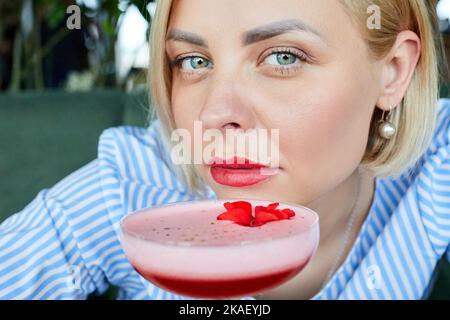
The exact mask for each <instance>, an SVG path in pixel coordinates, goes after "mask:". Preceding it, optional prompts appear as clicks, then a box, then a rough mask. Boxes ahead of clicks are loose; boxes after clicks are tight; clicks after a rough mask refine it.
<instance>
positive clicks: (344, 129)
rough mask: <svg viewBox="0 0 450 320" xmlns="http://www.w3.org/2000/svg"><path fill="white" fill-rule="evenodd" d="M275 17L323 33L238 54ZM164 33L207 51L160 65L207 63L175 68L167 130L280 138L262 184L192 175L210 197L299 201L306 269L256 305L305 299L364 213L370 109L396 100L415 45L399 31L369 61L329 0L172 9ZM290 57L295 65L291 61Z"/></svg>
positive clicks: (183, 48)
mask: <svg viewBox="0 0 450 320" xmlns="http://www.w3.org/2000/svg"><path fill="white" fill-rule="evenodd" d="M285 19H298V20H302V21H303V22H304V23H306V24H308V25H309V26H311V27H312V28H314V29H315V30H316V31H317V33H319V34H320V35H321V36H320V37H319V36H317V35H315V34H314V33H311V32H307V31H291V32H289V33H286V34H283V35H279V36H276V37H274V38H270V39H266V40H264V41H261V42H257V43H254V44H251V45H249V46H242V35H243V33H244V32H246V31H247V30H250V29H253V28H256V27H259V26H261V25H265V24H268V23H271V22H275V21H280V20H285ZM174 29H176V30H182V31H186V32H190V33H194V34H196V35H198V36H200V37H202V38H204V40H205V41H206V42H207V44H208V48H204V47H201V46H199V45H193V44H190V43H185V42H183V41H174V40H169V41H167V42H166V51H167V56H168V58H169V59H170V60H174V59H175V58H178V57H186V56H196V57H201V58H203V59H206V60H207V61H208V63H209V64H205V61H203V62H200V63H198V62H197V63H195V62H194V63H193V64H191V62H192V59H189V58H187V59H185V60H184V63H182V64H181V65H178V67H177V66H174V67H173V74H172V81H173V88H172V95H171V99H172V112H173V114H174V118H175V123H176V126H177V128H184V129H188V130H189V131H191V132H193V123H194V121H196V120H197V121H198V120H200V121H202V122H203V127H204V129H218V130H222V131H223V130H225V129H227V128H235V129H244V130H247V129H255V128H265V129H267V130H270V129H273V128H276V129H279V130H280V131H279V134H280V139H279V142H280V144H279V150H280V162H279V165H280V166H279V171H278V173H277V174H276V175H274V176H273V177H271V178H270V179H268V180H266V181H264V182H262V183H259V184H256V185H253V186H247V187H240V188H238V187H230V186H225V185H220V184H218V183H216V182H215V181H214V180H213V179H212V177H211V174H210V172H209V166H207V165H206V164H204V165H197V166H196V170H197V171H198V173H199V174H200V175H201V177H202V178H203V179H204V180H205V181H206V183H208V185H210V186H211V188H212V189H213V190H214V191H215V192H216V193H217V195H218V197H219V198H257V199H273V200H277V201H285V202H291V203H298V204H301V205H305V206H308V207H310V208H312V209H313V210H315V211H316V212H317V213H318V214H319V216H320V221H321V230H320V231H321V242H320V246H319V249H318V251H317V254H316V256H315V257H314V258H313V259H312V261H311V262H310V264H309V265H308V266H307V268H306V269H305V270H304V272H302V273H301V274H300V275H298V276H297V277H295V278H294V279H292V280H290V281H289V282H287V283H286V284H285V285H282V286H280V287H278V288H276V289H273V290H271V291H269V292H267V293H265V294H263V295H260V296H258V297H257V298H261V299H264V298H272V299H278V298H285V299H304V298H310V297H312V296H313V295H314V294H315V293H317V292H318V290H319V289H320V286H321V283H322V281H323V280H324V278H325V276H326V273H327V272H328V269H329V268H330V266H331V265H332V263H333V260H334V259H335V257H336V255H337V254H338V251H339V249H340V246H341V244H342V241H343V234H344V231H345V229H346V225H347V223H348V218H349V213H350V211H351V209H352V208H353V206H354V205H355V206H356V208H355V210H356V214H357V219H356V223H355V226H354V229H353V230H352V233H351V237H350V241H349V243H348V246H347V248H346V249H345V251H344V255H343V257H342V259H340V263H342V262H343V259H344V258H345V256H346V255H347V254H348V252H349V250H350V249H351V246H352V244H353V241H354V240H355V238H356V236H357V234H358V231H359V229H360V227H361V225H362V223H363V221H364V219H365V216H366V215H367V213H368V210H369V208H370V205H371V203H372V200H373V193H374V177H373V176H372V175H371V174H370V173H369V172H366V171H364V170H358V168H359V164H360V161H361V159H362V157H363V155H364V151H365V148H366V144H367V140H368V134H369V127H370V120H371V117H372V114H373V111H374V109H375V108H376V107H378V108H381V109H384V110H389V104H392V106H394V107H395V106H396V105H397V104H398V103H399V102H400V101H401V100H402V98H403V96H404V94H405V92H406V89H407V87H408V84H409V82H410V80H411V76H412V74H413V71H414V69H415V66H416V64H417V60H418V58H419V55H420V49H419V48H420V40H419V39H418V37H417V35H416V34H414V33H413V32H410V31H403V32H402V33H400V34H399V35H398V37H397V41H396V43H395V45H394V47H393V48H392V49H391V51H390V53H389V54H388V55H387V56H386V57H385V58H383V59H382V60H378V61H375V60H373V59H372V58H370V56H369V53H368V52H369V51H368V48H367V46H366V44H365V42H364V40H363V39H362V38H361V34H360V32H359V30H358V28H357V26H356V24H353V23H352V22H351V20H350V19H349V17H348V14H347V13H346V11H345V10H344V7H343V6H342V4H341V3H339V2H338V1H337V0H316V1H310V0H277V1H273V0H258V1H256V0H227V1H215V0H214V1H211V0H183V1H175V3H174V7H173V10H172V14H171V19H170V23H169V28H168V30H169V31H170V30H174ZM285 49H289V50H290V52H291V53H293V54H294V56H292V55H290V54H288V56H289V57H290V58H291V59H292V60H290V61H291V63H290V64H287V65H283V64H280V62H279V60H277V58H276V56H277V53H273V51H275V52H279V51H280V50H281V51H283V50H285ZM299 53H300V55H303V56H304V57H306V60H305V61H302V60H301V59H299V58H296V57H295V54H299ZM192 65H193V66H194V67H195V68H193V67H192ZM283 67H287V68H289V69H283V70H280V68H283ZM280 71H282V72H280ZM359 179H361V181H362V183H361V187H360V188H361V190H360V193H359V198H358V201H356V199H355V197H356V192H357V189H358V186H359V184H358V181H359ZM355 203H356V204H355Z"/></svg>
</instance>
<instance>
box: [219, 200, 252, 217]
mask: <svg viewBox="0 0 450 320" xmlns="http://www.w3.org/2000/svg"><path fill="white" fill-rule="evenodd" d="M223 206H224V207H225V209H227V210H233V209H236V208H240V209H243V210H244V211H245V212H249V213H250V214H252V204H251V203H250V202H248V201H234V202H225V203H224V204H223Z"/></svg>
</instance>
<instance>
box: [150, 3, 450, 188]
mask: <svg viewBox="0 0 450 320" xmlns="http://www.w3.org/2000/svg"><path fill="white" fill-rule="evenodd" d="M339 1H340V2H341V3H342V4H343V5H344V7H345V10H346V11H347V12H348V14H349V16H350V17H351V19H352V21H353V22H354V23H355V24H356V25H357V27H358V28H359V29H360V30H361V35H362V37H363V39H365V41H366V43H367V47H368V49H369V52H370V54H371V56H373V58H374V59H381V58H383V57H385V56H386V55H387V54H388V52H389V51H390V49H391V48H392V46H393V45H394V43H395V41H396V38H397V35H398V34H399V33H400V32H401V31H403V30H411V31H414V32H415V33H416V34H417V35H418V36H419V38H420V39H421V56H420V58H419V61H418V64H417V67H416V69H415V71H414V75H413V77H412V80H411V83H410V85H409V88H408V89H407V92H406V94H405V97H404V99H403V101H402V102H401V103H400V105H398V106H397V107H396V108H394V109H393V110H392V114H391V116H390V121H391V122H393V123H394V125H395V126H396V127H397V133H396V135H395V136H394V137H393V138H392V139H391V140H385V139H382V138H380V137H379V136H378V134H377V128H378V126H377V123H378V121H379V120H380V119H381V112H382V110H381V109H379V108H375V111H374V113H373V117H372V122H371V125H370V133H369V139H368V143H367V148H366V152H365V155H364V157H363V159H362V161H361V166H362V167H364V168H366V169H368V170H370V171H372V172H373V173H374V175H375V176H378V177H386V176H399V175H400V174H402V173H403V172H404V171H405V170H406V169H410V168H412V166H413V165H414V164H415V163H416V162H417V161H418V160H419V158H420V157H421V156H422V154H423V153H424V152H425V151H426V149H427V148H428V146H429V144H430V142H431V140H432V137H433V133H434V130H435V125H436V124H435V120H436V112H437V102H438V99H439V63H440V59H442V54H443V51H442V38H441V37H440V32H439V27H438V18H437V15H436V2H437V1H436V0H429V1H428V0H427V1H423V0H339ZM371 5H376V6H378V8H379V9H380V13H381V26H382V27H381V28H379V29H376V28H375V29H371V28H368V27H367V19H368V12H367V10H368V7H369V6H371ZM171 8H172V0H158V1H157V10H156V14H155V18H154V20H153V23H152V28H151V33H150V65H151V66H150V73H149V81H150V90H151V92H150V96H151V103H152V105H153V107H152V109H153V110H154V112H155V113H156V114H155V115H156V116H157V117H158V118H159V119H160V121H161V125H162V127H163V130H164V133H165V137H164V138H165V139H166V143H168V144H170V142H169V138H170V135H171V133H172V130H173V129H175V124H174V120H173V116H172V112H171V107H170V96H171V94H170V93H171V81H172V79H171V78H172V76H171V70H170V67H169V63H168V59H167V56H166V53H165V37H166V32H167V27H168V23H169V18H170V12H171ZM442 61H443V59H442ZM179 169H181V170H180V171H179V172H178V174H179V175H180V178H182V179H183V180H184V181H185V182H186V184H187V185H188V187H189V188H190V189H191V190H192V191H200V190H203V185H204V184H203V182H202V180H201V178H200V177H199V176H198V175H197V174H196V172H195V170H194V168H193V167H192V165H184V166H182V167H181V168H179Z"/></svg>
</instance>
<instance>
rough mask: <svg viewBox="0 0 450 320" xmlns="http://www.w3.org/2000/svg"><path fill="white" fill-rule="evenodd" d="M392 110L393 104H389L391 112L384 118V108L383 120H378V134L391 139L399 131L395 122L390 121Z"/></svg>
mask: <svg viewBox="0 0 450 320" xmlns="http://www.w3.org/2000/svg"><path fill="white" fill-rule="evenodd" d="M391 111H392V105H389V114H388V115H387V117H386V119H385V118H384V113H385V111H384V110H383V115H382V116H381V120H379V121H378V123H379V125H378V134H379V135H380V137H382V138H384V139H386V140H389V139H391V138H392V137H393V136H394V135H395V133H396V132H397V129H396V128H395V126H394V124H393V123H392V122H390V121H389V119H390V116H391Z"/></svg>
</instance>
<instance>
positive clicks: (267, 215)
mask: <svg viewBox="0 0 450 320" xmlns="http://www.w3.org/2000/svg"><path fill="white" fill-rule="evenodd" d="M276 220H280V219H279V218H278V217H277V216H276V215H275V214H274V213H272V212H267V211H258V213H256V214H255V219H254V220H253V226H254V227H259V226H262V225H263V224H266V223H267V222H270V221H276Z"/></svg>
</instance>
